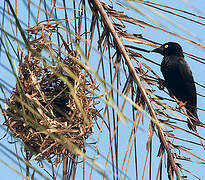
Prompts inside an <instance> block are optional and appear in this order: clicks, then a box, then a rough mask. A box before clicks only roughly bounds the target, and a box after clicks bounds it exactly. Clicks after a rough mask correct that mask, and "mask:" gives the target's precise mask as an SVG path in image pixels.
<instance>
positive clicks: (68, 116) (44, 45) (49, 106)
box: [4, 24, 99, 164]
mask: <svg viewBox="0 0 205 180" xmlns="http://www.w3.org/2000/svg"><path fill="white" fill-rule="evenodd" d="M55 27H56V25H55V24H54V25H53V26H52V25H48V24H47V25H43V26H38V28H37V27H33V28H29V29H28V32H29V34H30V36H31V37H32V36H34V35H35V37H36V38H35V39H34V40H33V41H32V42H30V43H29V44H30V46H31V47H30V51H29V52H28V54H27V55H26V56H23V61H22V62H20V63H19V74H18V80H19V82H18V83H17V85H16V88H14V89H13V92H12V96H11V97H10V98H9V99H8V100H7V101H8V109H7V110H5V112H4V114H5V115H6V116H7V117H8V121H7V122H5V123H4V124H5V125H6V126H7V127H8V128H9V130H10V131H11V132H12V134H13V136H14V137H16V138H20V139H21V140H22V141H23V145H24V147H25V148H26V150H27V153H29V156H30V158H31V157H33V155H35V157H33V158H34V159H36V158H37V157H38V159H39V158H40V159H46V160H48V162H51V161H52V159H55V163H56V164H57V163H58V162H61V160H62V157H64V155H65V156H66V157H71V156H73V155H77V151H76V149H81V150H84V151H85V140H86V139H87V138H88V137H89V136H90V134H91V133H92V131H93V119H94V118H95V119H96V118H97V116H98V115H99V114H98V111H97V109H96V108H95V106H94V105H95V102H94V101H93V98H92V94H93V90H95V89H96V87H95V86H94V85H93V80H92V77H91V74H89V72H88V71H86V70H85V69H84V68H83V65H82V63H81V64H80V61H79V60H78V57H77V55H76V54H77V53H76V52H74V51H72V50H70V49H69V46H68V45H67V44H66V43H65V41H64V40H63V38H62V36H61V34H60V33H59V32H57V31H55ZM57 33H58V35H60V37H61V40H62V46H61V47H58V49H54V48H53V47H52V41H51V39H52V38H53V35H56V34H57ZM36 35H37V36H36ZM44 50H45V51H46V52H49V56H52V60H51V61H50V62H45V61H44V60H43V59H44V58H43V54H46V52H44ZM59 50H60V51H63V50H66V51H67V53H66V55H63V54H61V53H60V51H59ZM50 59H51V58H50ZM52 162H53V161H52Z"/></svg>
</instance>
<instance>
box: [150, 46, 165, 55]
mask: <svg viewBox="0 0 205 180" xmlns="http://www.w3.org/2000/svg"><path fill="white" fill-rule="evenodd" d="M163 51H164V49H163V47H159V48H156V49H153V50H152V51H151V52H155V53H159V54H163Z"/></svg>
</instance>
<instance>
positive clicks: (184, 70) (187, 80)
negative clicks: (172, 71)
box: [178, 57, 196, 105]
mask: <svg viewBox="0 0 205 180" xmlns="http://www.w3.org/2000/svg"><path fill="white" fill-rule="evenodd" d="M178 71H179V73H180V77H181V79H182V81H183V85H184V86H185V87H184V88H185V90H186V92H184V93H186V94H188V101H189V102H190V103H191V104H192V105H196V87H195V84H194V78H193V75H192V71H191V69H190V67H189V65H188V64H187V62H186V61H185V60H184V58H183V57H178Z"/></svg>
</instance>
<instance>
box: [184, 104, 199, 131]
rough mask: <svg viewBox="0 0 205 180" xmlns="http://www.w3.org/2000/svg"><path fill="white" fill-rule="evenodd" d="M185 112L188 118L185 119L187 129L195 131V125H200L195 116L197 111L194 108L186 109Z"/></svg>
mask: <svg viewBox="0 0 205 180" xmlns="http://www.w3.org/2000/svg"><path fill="white" fill-rule="evenodd" d="M186 110H187V115H188V116H189V118H187V120H188V127H189V129H190V130H192V131H196V125H198V124H199V123H200V120H199V118H198V115H197V109H196V107H186Z"/></svg>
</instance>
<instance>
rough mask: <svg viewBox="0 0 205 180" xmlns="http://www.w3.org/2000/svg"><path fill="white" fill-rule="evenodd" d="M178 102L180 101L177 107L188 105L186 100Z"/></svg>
mask: <svg viewBox="0 0 205 180" xmlns="http://www.w3.org/2000/svg"><path fill="white" fill-rule="evenodd" d="M177 103H178V106H177V107H176V108H177V109H181V108H183V107H184V106H185V105H186V102H184V103H183V102H182V101H177Z"/></svg>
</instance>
